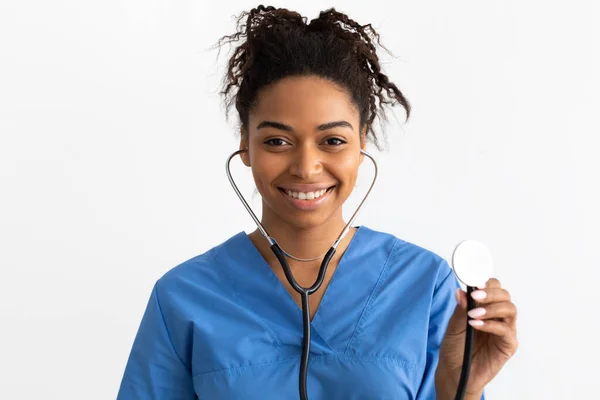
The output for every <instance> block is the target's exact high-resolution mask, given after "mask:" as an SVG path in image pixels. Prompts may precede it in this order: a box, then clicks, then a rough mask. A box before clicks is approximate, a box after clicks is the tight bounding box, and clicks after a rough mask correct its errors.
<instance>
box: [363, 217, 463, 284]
mask: <svg viewBox="0 0 600 400" xmlns="http://www.w3.org/2000/svg"><path fill="white" fill-rule="evenodd" d="M360 229H365V233H366V234H365V235H364V236H365V237H368V240H369V241H370V243H369V245H370V246H369V247H373V248H374V249H375V248H377V247H379V248H383V249H385V250H386V252H387V253H388V260H387V262H386V269H387V270H388V271H387V275H391V276H392V277H393V276H394V275H400V276H402V278H404V279H406V277H407V275H410V276H411V277H413V278H416V279H419V280H422V279H424V280H425V281H429V282H431V281H433V282H436V283H439V282H440V281H442V280H444V279H446V278H447V277H448V276H449V275H450V274H451V272H452V269H451V268H450V266H449V265H448V262H447V261H446V260H445V259H444V258H443V257H442V256H440V255H439V254H437V253H436V252H434V251H432V250H430V249H427V248H425V247H423V246H421V245H418V244H416V243H413V242H411V241H408V240H406V239H403V238H400V237H398V236H396V235H394V234H392V233H387V232H381V231H377V230H373V229H370V228H367V227H361V228H360Z"/></svg>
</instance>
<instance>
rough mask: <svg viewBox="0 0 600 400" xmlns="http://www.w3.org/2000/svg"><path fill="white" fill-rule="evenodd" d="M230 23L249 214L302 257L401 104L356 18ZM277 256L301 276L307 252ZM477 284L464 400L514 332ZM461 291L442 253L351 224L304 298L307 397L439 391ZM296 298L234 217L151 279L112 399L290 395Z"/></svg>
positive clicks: (447, 389) (338, 219)
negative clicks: (203, 245) (252, 193)
mask: <svg viewBox="0 0 600 400" xmlns="http://www.w3.org/2000/svg"><path fill="white" fill-rule="evenodd" d="M243 17H245V21H244V19H243ZM238 28H239V32H237V33H236V34H234V35H232V36H226V37H225V38H224V39H226V40H227V41H229V42H231V41H236V40H241V41H242V43H241V44H240V45H239V47H237V49H236V51H235V52H234V54H233V56H232V57H231V59H230V60H229V65H228V67H229V68H228V71H227V74H226V79H225V87H224V91H223V94H224V95H225V99H226V100H228V104H229V105H231V104H233V103H235V106H236V109H237V111H238V113H239V118H240V122H241V127H242V128H241V137H240V149H247V150H246V151H245V152H243V153H241V158H242V161H243V162H244V164H245V165H246V166H248V167H250V168H251V169H252V173H253V176H254V180H255V183H256V187H257V189H258V191H259V192H260V194H261V196H262V207H263V211H262V223H263V225H264V226H265V228H266V230H267V231H268V232H269V233H270V235H271V236H272V237H274V238H275V239H276V240H277V241H278V243H279V244H280V245H281V247H282V248H283V249H284V250H285V251H286V252H287V253H289V254H291V255H294V256H295V257H298V258H314V257H317V256H319V255H321V254H324V253H325V252H326V251H327V250H328V249H329V247H330V246H331V244H332V243H333V242H334V241H335V239H336V238H337V236H338V234H339V233H340V232H341V230H342V229H343V228H344V226H345V222H344V220H343V217H342V205H343V204H344V202H345V200H346V199H347V198H348V196H349V195H350V193H351V192H352V190H353V188H354V185H355V182H356V179H357V174H358V168H359V166H360V164H361V163H362V162H363V155H362V154H361V152H360V150H361V149H364V148H365V145H366V142H367V140H372V141H373V142H375V143H376V144H377V136H376V135H375V132H374V130H373V122H374V120H375V118H376V117H377V116H378V115H380V116H382V115H383V107H384V106H386V105H391V104H400V105H402V106H403V107H404V109H405V110H406V113H407V117H408V115H409V114H410V105H409V103H408V101H407V100H406V99H405V98H404V96H403V94H402V93H401V91H400V90H399V89H398V88H397V87H396V86H395V85H394V84H393V83H392V82H390V81H389V80H388V77H387V76H386V75H384V74H383V72H382V71H381V68H380V65H379V62H378V57H377V54H376V48H375V41H376V40H377V39H378V36H377V34H376V33H375V32H374V30H373V29H372V28H371V26H370V25H366V26H361V25H359V24H358V23H356V22H355V21H353V20H351V19H349V18H348V17H347V16H346V15H344V14H341V13H339V12H336V11H335V10H333V9H331V10H327V11H324V12H321V13H320V15H319V17H318V18H316V19H314V20H312V21H310V23H307V20H306V19H305V18H303V17H301V16H300V15H299V14H297V13H295V12H291V11H288V10H285V9H276V8H273V7H263V6H259V7H257V8H255V9H253V10H251V11H250V12H248V13H244V14H242V17H240V24H239V26H238ZM288 262H289V265H290V267H291V270H292V272H293V274H294V276H295V278H296V280H297V281H298V282H299V283H300V284H301V285H303V286H310V285H312V283H313V282H314V281H315V278H316V276H317V272H318V269H319V266H320V263H321V259H317V260H315V261H314V262H308V263H307V262H298V261H296V260H294V259H291V258H288ZM482 289H483V290H478V291H476V292H474V293H473V297H474V298H475V299H476V300H477V301H478V302H479V307H478V308H477V309H475V310H473V311H472V313H471V314H472V317H474V318H475V320H474V321H472V325H473V326H474V328H475V329H476V330H477V332H476V336H475V344H474V354H473V362H472V368H471V375H470V379H469V384H468V388H467V396H466V397H465V398H466V399H480V398H482V397H483V389H484V387H485V385H486V384H487V383H488V382H489V381H490V380H491V379H492V378H493V377H494V376H495V375H496V374H497V373H498V371H499V370H500V369H501V368H502V366H503V365H504V364H505V363H506V361H507V360H508V359H509V358H510V357H511V356H512V355H513V354H514V352H515V351H516V347H517V340H516V327H515V320H516V308H515V306H514V305H513V304H512V303H511V301H510V295H509V293H508V292H507V291H506V290H505V289H503V288H502V287H501V286H500V283H499V282H498V281H497V280H495V279H492V280H490V281H489V282H488V283H487V285H486V287H485V288H482ZM466 296H467V295H466V293H465V292H463V291H462V290H460V289H459V286H458V283H457V281H456V279H455V277H454V275H453V273H452V271H451V269H450V267H449V266H448V264H447V263H446V262H445V261H444V260H443V259H442V258H441V257H439V256H437V255H436V254H434V253H432V252H430V251H427V250H425V249H423V248H420V247H418V246H416V245H414V244H411V243H408V242H406V241H403V240H401V239H398V238H396V237H394V236H393V235H390V234H387V233H383V232H377V231H374V230H371V229H369V228H367V227H365V226H360V227H352V228H351V229H350V231H349V232H348V234H347V235H346V236H345V238H344V239H343V240H342V242H341V243H340V245H339V247H338V249H337V252H336V254H335V255H334V257H333V258H332V260H331V262H330V264H329V268H328V270H327V273H326V275H325V280H324V283H323V285H322V287H321V288H320V289H319V290H318V291H317V292H316V293H315V294H314V295H312V296H311V297H310V310H311V314H310V318H311V332H312V340H311V353H310V366H309V369H308V384H307V386H308V394H309V398H310V399H344V400H347V399H422V400H424V399H453V398H454V394H455V392H456V388H457V383H458V381H459V378H460V370H461V365H462V354H463V347H464V332H465V326H466V323H467V322H466V315H465V314H466V312H465V309H466V303H467V297H466ZM300 305H301V303H300V296H299V295H298V293H297V292H296V291H294V290H293V289H292V287H291V286H290V285H289V283H288V281H287V280H286V278H285V276H284V273H283V271H282V268H281V266H280V264H279V262H278V260H277V258H276V257H275V256H274V255H273V253H272V252H271V250H270V248H269V244H268V242H267V241H266V240H265V239H264V237H263V236H262V235H261V234H260V232H258V231H254V232H252V233H251V234H249V235H246V234H245V233H244V232H240V233H239V234H237V235H235V236H233V237H231V238H230V239H228V240H227V241H225V242H224V243H222V244H220V245H219V246H216V247H214V248H213V249H211V250H209V251H208V252H206V253H204V254H202V255H199V256H197V257H194V258H192V259H190V260H188V261H186V262H184V263H182V264H181V265H179V266H177V267H176V268H174V269H172V270H171V271H169V272H168V273H166V274H165V275H164V276H163V277H162V278H161V279H159V280H158V282H157V283H156V285H155V287H154V289H153V291H152V294H151V296H150V301H149V303H148V307H147V310H146V312H145V314H144V317H143V319H142V322H141V326H140V328H139V331H138V334H137V336H136V339H135V342H134V344H133V348H132V351H131V355H130V358H129V361H128V363H127V367H126V370H125V374H124V377H123V381H122V384H121V388H120V392H119V396H118V399H120V400H129V399H161V400H163V399H164V400H166V399H186V400H187V399H194V398H196V397H198V398H201V399H261V400H265V399H297V398H298V368H299V367H298V366H299V358H300V351H301V346H302V317H301V308H300Z"/></svg>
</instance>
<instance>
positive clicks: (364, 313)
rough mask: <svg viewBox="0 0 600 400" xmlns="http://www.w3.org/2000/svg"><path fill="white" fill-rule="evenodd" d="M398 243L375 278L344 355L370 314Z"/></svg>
mask: <svg viewBox="0 0 600 400" xmlns="http://www.w3.org/2000/svg"><path fill="white" fill-rule="evenodd" d="M398 243H400V241H399V240H395V241H394V245H393V246H392V248H391V250H390V253H389V254H388V256H387V258H386V260H385V264H384V265H383V268H382V269H381V272H380V273H379V277H377V282H376V283H375V285H374V286H373V290H372V291H371V294H370V295H369V298H368V299H367V301H366V303H365V306H364V308H363V310H362V311H361V314H360V317H359V318H358V321H357V322H356V325H355V326H354V331H353V332H352V336H351V337H350V340H349V341H348V344H347V345H346V349H345V350H344V353H343V354H344V355H345V354H347V353H348V351H350V348H351V347H352V346H353V345H354V342H355V341H356V338H357V337H358V336H359V335H360V333H361V332H362V325H361V323H362V321H363V319H364V318H366V317H367V316H368V314H369V313H370V305H371V300H372V299H373V296H374V295H375V293H376V292H377V290H378V289H379V284H380V282H381V281H382V277H383V276H384V275H385V273H386V272H387V267H388V263H389V261H390V258H391V256H392V254H393V253H394V250H395V249H396V246H397V245H398Z"/></svg>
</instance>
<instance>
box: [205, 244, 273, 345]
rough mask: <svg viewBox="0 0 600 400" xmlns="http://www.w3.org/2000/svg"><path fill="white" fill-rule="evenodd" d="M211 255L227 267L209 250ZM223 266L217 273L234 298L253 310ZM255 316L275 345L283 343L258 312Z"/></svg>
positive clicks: (225, 266)
mask: <svg viewBox="0 0 600 400" xmlns="http://www.w3.org/2000/svg"><path fill="white" fill-rule="evenodd" d="M210 255H211V257H212V258H213V260H214V261H215V262H216V263H217V264H219V265H221V266H223V267H224V268H227V265H224V263H222V262H221V261H220V260H219V257H217V255H216V254H213V252H211V254H210ZM224 268H220V269H219V270H218V272H219V273H221V274H222V275H223V276H224V278H225V280H226V281H227V283H228V284H229V286H231V290H232V291H233V295H234V296H235V297H236V299H237V300H238V301H239V302H240V303H242V304H244V306H245V307H246V308H247V309H248V310H254V308H252V307H250V305H249V304H247V303H246V301H244V299H243V298H242V296H240V294H239V293H238V291H237V289H236V287H235V284H234V283H233V281H232V280H231V278H230V277H229V274H227V272H226V271H225V270H224ZM255 314H256V318H257V319H258V320H259V321H260V324H261V325H262V326H263V328H264V330H265V331H266V332H267V334H268V335H269V337H270V338H271V340H272V341H273V344H274V345H275V346H277V347H281V346H282V345H283V344H282V343H281V341H280V340H279V337H278V336H277V334H276V333H275V332H274V331H273V330H272V329H271V327H270V326H269V324H268V323H267V322H266V321H265V320H264V319H263V318H262V317H260V316H259V314H258V313H256V312H255Z"/></svg>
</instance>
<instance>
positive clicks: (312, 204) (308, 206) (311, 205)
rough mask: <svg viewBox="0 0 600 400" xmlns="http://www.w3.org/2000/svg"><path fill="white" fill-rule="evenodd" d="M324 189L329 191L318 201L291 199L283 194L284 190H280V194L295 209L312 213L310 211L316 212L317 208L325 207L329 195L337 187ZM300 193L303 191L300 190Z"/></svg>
mask: <svg viewBox="0 0 600 400" xmlns="http://www.w3.org/2000/svg"><path fill="white" fill-rule="evenodd" d="M322 189H328V190H327V192H325V194H324V195H323V196H321V197H319V198H318V199H312V200H308V199H306V200H300V199H296V198H294V197H290V196H288V195H287V194H286V193H284V192H282V190H283V188H279V193H281V195H282V196H283V197H284V198H285V199H287V201H289V202H290V203H291V204H292V205H293V206H294V207H296V208H299V209H300V210H303V211H310V210H316V209H317V208H319V207H321V205H323V203H325V202H326V201H327V199H328V198H329V195H331V193H332V192H333V191H334V190H335V186H333V187H332V186H327V187H322ZM290 190H291V189H290ZM317 190H318V189H317ZM299 191H301V190H299ZM309 191H310V190H309Z"/></svg>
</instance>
